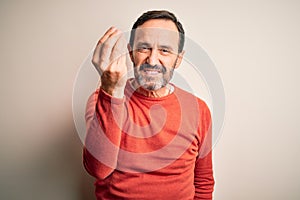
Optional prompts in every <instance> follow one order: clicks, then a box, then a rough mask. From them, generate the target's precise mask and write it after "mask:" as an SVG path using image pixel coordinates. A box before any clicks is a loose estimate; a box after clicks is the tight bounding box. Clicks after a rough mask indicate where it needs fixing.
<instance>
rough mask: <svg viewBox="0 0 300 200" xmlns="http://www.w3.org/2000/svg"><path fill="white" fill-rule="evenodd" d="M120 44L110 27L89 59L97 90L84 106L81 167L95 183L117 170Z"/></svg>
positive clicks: (124, 70)
mask: <svg viewBox="0 0 300 200" xmlns="http://www.w3.org/2000/svg"><path fill="white" fill-rule="evenodd" d="M124 41H125V39H124V37H123V35H121V32H120V31H118V30H117V29H116V28H114V27H111V28H110V29H108V31H107V32H106V33H105V34H104V35H103V37H102V38H101V39H100V40H99V42H98V44H97V46H96V48H95V51H94V55H93V59H92V63H93V65H94V66H95V68H96V70H97V71H98V73H99V75H100V76H101V87H100V89H99V90H97V91H96V92H95V93H94V94H93V95H92V96H91V97H90V98H89V100H88V102H87V107H86V116H85V117H86V138H85V145H84V149H83V163H84V166H85V168H86V170H87V171H88V172H89V173H90V174H91V175H92V176H94V177H96V178H98V179H105V178H106V177H107V176H109V175H110V174H111V173H112V172H113V171H114V169H115V168H116V166H117V158H118V152H119V146H120V141H121V134H122V131H121V129H120V127H121V122H122V117H123V111H124V104H123V100H122V97H123V95H124V87H125V84H126V73H127V67H126V57H125V56H124V55H122V54H123V53H124V49H125V50H126V45H125V42H124ZM120 55H122V56H120Z"/></svg>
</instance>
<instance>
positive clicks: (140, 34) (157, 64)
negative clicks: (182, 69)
mask: <svg viewBox="0 0 300 200" xmlns="http://www.w3.org/2000/svg"><path fill="white" fill-rule="evenodd" d="M178 45H179V33H178V30H177V27H176V25H175V24H174V23H173V22H172V21H170V20H164V19H153V20H149V21H147V22H145V23H144V24H143V25H141V26H139V27H138V28H137V29H136V32H135V38H134V43H133V49H131V48H130V46H129V51H130V52H131V53H130V57H131V60H132V62H133V65H134V76H135V79H136V81H137V83H138V84H139V85H140V86H141V87H143V88H144V89H147V90H158V89H160V88H162V87H164V86H166V85H167V84H168V83H169V81H170V80H171V78H172V76H173V71H174V69H175V68H177V67H178V66H179V65H180V62H181V60H182V54H183V53H180V54H178Z"/></svg>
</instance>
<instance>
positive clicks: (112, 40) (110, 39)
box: [92, 27, 121, 74]
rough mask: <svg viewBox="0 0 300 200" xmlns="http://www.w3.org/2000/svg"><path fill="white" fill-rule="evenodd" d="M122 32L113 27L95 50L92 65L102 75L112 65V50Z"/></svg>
mask: <svg viewBox="0 0 300 200" xmlns="http://www.w3.org/2000/svg"><path fill="white" fill-rule="evenodd" d="M120 33H121V32H120V31H119V30H118V29H116V28H114V27H111V28H110V29H108V30H107V31H106V33H105V34H104V35H103V36H102V37H101V39H100V40H99V41H98V43H97V46H96V48H95V50H94V54H93V59H92V63H93V64H94V66H95V67H96V69H97V70H98V72H99V73H100V74H102V72H103V71H105V70H106V68H107V67H108V65H109V64H110V63H111V61H110V57H111V53H112V49H113V47H114V46H115V44H116V42H117V41H118V39H119V37H120Z"/></svg>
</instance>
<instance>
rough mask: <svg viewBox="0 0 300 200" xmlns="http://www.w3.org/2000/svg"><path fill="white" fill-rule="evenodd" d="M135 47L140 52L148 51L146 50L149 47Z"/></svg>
mask: <svg viewBox="0 0 300 200" xmlns="http://www.w3.org/2000/svg"><path fill="white" fill-rule="evenodd" d="M137 49H138V51H139V52H141V53H146V52H148V51H149V50H150V48H149V47H147V46H140V47H138V48H137Z"/></svg>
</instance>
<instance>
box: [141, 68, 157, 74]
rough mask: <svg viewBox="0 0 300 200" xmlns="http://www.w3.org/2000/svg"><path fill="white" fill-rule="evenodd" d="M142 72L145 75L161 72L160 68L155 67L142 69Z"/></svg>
mask: <svg viewBox="0 0 300 200" xmlns="http://www.w3.org/2000/svg"><path fill="white" fill-rule="evenodd" d="M143 72H144V73H145V74H147V75H157V74H160V73H161V70H157V69H144V70H143Z"/></svg>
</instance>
